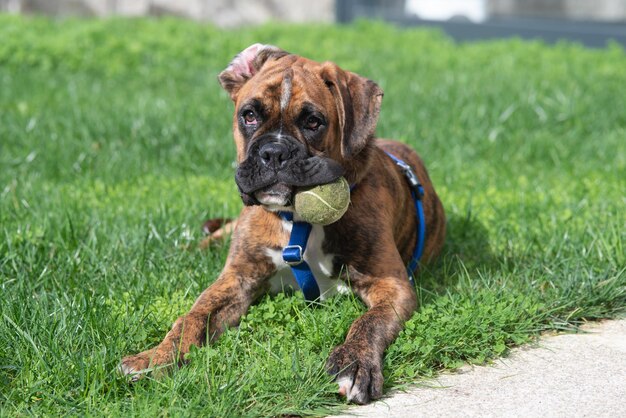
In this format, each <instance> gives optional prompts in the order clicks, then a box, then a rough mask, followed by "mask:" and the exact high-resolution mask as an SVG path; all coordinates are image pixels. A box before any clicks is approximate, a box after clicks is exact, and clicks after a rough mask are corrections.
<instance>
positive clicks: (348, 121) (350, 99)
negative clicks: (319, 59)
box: [321, 62, 383, 159]
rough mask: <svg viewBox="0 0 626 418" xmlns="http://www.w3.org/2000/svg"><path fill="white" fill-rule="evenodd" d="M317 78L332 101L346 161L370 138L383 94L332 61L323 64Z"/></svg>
mask: <svg viewBox="0 0 626 418" xmlns="http://www.w3.org/2000/svg"><path fill="white" fill-rule="evenodd" d="M321 75H322V79H323V80H324V82H325V83H326V85H327V86H328V88H329V89H330V91H331V93H332V94H333V97H334V98H335V104H336V106H337V114H338V117H339V127H340V129H341V131H342V139H341V154H342V156H343V157H344V158H346V159H350V158H351V157H353V156H355V155H357V154H358V153H359V152H361V151H362V150H363V149H364V148H365V147H366V145H367V144H368V142H369V141H370V140H371V139H372V138H373V136H374V131H375V130H376V123H377V122H378V115H379V114H380V105H381V103H382V100H383V91H382V89H381V88H380V87H378V85H377V84H376V83H374V82H373V81H371V80H368V79H366V78H363V77H361V76H359V75H357V74H354V73H351V72H348V71H343V70H342V69H341V68H339V67H338V66H337V65H336V64H334V63H332V62H328V63H325V64H324V67H323V69H322V73H321Z"/></svg>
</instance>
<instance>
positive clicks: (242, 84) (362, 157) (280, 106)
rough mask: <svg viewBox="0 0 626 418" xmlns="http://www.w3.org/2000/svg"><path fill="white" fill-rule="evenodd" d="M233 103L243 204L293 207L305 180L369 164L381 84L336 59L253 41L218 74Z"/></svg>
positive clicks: (351, 177)
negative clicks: (317, 57) (343, 66)
mask: <svg viewBox="0 0 626 418" xmlns="http://www.w3.org/2000/svg"><path fill="white" fill-rule="evenodd" d="M219 81H220V83H221V85H222V87H223V88H224V89H225V90H226V91H227V92H228V93H229V94H230V97H231V98H232V100H233V102H234V103H235V113H234V117H233V132H234V137H235V143H236V146H237V160H238V163H239V166H238V169H237V173H236V176H235V179H236V182H237V186H238V187H239V191H240V194H241V197H242V199H243V202H244V204H246V205H256V204H262V205H264V206H265V207H266V208H269V209H282V208H285V207H288V206H291V201H292V197H293V194H294V193H295V191H296V190H297V188H299V187H309V186H315V185H318V184H324V183H329V182H331V181H333V180H335V179H337V178H338V177H340V176H342V175H343V176H346V178H347V179H348V181H349V182H350V183H354V182H356V181H358V180H359V178H360V176H361V175H362V172H363V171H364V170H365V167H366V164H367V160H368V158H367V157H368V155H369V152H368V150H369V148H370V147H371V146H372V143H373V136H374V130H375V128H376V122H377V121H378V114H379V112H380V105H381V101H382V97H383V92H382V90H381V89H380V88H379V87H378V85H376V83H374V82H372V81H370V80H367V79H365V78H363V77H360V76H358V75H356V74H354V73H351V72H348V71H344V70H342V69H340V68H339V67H338V66H337V65H335V64H333V63H331V62H326V63H318V62H314V61H311V60H308V59H305V58H302V57H299V56H297V55H292V54H289V53H288V52H285V51H283V50H281V49H279V48H277V47H275V46H270V45H260V44H255V45H252V46H250V47H248V48H246V49H245V50H244V51H242V52H241V53H239V54H238V55H237V56H236V57H235V58H234V59H233V61H232V62H231V63H230V65H229V66H228V68H226V69H225V70H224V71H222V73H220V75H219Z"/></svg>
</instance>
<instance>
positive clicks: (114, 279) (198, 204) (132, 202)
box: [0, 16, 626, 416]
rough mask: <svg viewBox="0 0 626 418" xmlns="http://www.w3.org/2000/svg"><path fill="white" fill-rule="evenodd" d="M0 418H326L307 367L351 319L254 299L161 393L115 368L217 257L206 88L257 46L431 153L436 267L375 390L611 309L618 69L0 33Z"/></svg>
mask: <svg viewBox="0 0 626 418" xmlns="http://www.w3.org/2000/svg"><path fill="white" fill-rule="evenodd" d="M0 39H1V40H2V41H1V42H0V311H1V315H0V408H1V409H0V415H1V416H22V415H30V414H33V415H80V416H84V415H89V416H100V415H107V416H110V415H113V416H144V415H145V416H165V415H167V416H169V415H176V416H178V415H182V416H187V415H188V416H191V415H202V416H227V415H245V416H271V415H280V414H306V415H320V414H324V413H326V412H328V411H336V410H337V409H338V408H342V407H344V404H343V401H342V400H341V399H339V398H338V397H337V396H336V394H335V390H336V387H335V386H334V385H333V384H332V383H331V382H330V379H329V378H328V377H327V376H326V375H325V373H324V371H323V364H324V361H325V358H326V356H327V354H328V352H329V350H330V349H331V348H332V347H333V345H335V344H338V343H339V342H340V341H342V339H343V338H344V336H345V334H346V332H347V330H348V327H349V325H350V323H351V321H352V320H353V319H354V318H355V317H357V316H358V315H359V314H360V313H361V312H363V306H362V305H361V304H360V302H358V301H357V300H355V299H354V298H352V297H337V298H334V299H332V300H330V301H329V302H328V303H327V304H326V305H327V306H325V307H323V308H321V309H310V308H307V307H306V305H305V304H304V302H303V300H302V299H301V297H300V296H295V297H287V296H278V297H275V298H265V299H263V301H262V302H261V303H259V304H258V305H256V306H255V307H253V308H252V310H251V311H250V313H249V314H248V315H247V316H246V317H245V318H244V320H243V322H242V324H241V326H240V327H239V328H238V329H232V330H230V331H228V332H227V333H226V334H225V335H224V336H223V338H222V339H221V340H220V341H219V342H218V343H217V344H216V345H214V346H212V347H209V348H203V349H200V350H194V351H193V353H192V355H191V357H192V358H193V359H192V360H193V361H192V362H191V363H190V364H189V365H188V366H186V367H184V368H182V369H180V370H178V371H177V372H176V373H174V374H173V375H172V376H170V377H166V378H164V379H162V380H159V381H155V380H152V379H145V380H143V381H141V382H139V383H138V384H135V385H129V384H127V383H126V381H125V380H124V379H123V378H121V377H119V376H118V375H117V374H116V372H115V367H116V365H117V363H118V361H119V359H120V358H121V357H122V356H123V355H125V354H129V353H133V352H136V351H138V350H142V349H145V348H147V347H149V346H151V345H153V344H155V343H156V342H158V341H159V339H160V338H162V337H163V335H164V333H165V332H166V331H167V329H168V328H169V325H170V323H171V321H172V320H173V319H174V318H176V317H177V316H178V315H180V314H181V313H183V312H184V311H185V309H187V308H188V307H189V306H190V304H191V303H192V302H193V300H194V298H195V297H196V296H197V295H198V294H199V293H200V292H201V291H202V289H204V288H205V287H206V286H207V285H208V284H210V283H211V282H212V281H213V280H214V279H215V277H216V275H217V274H218V273H219V271H220V268H221V266H222V264H223V262H224V259H225V255H226V249H225V248H213V249H211V250H208V251H196V250H186V249H185V248H187V247H188V246H189V245H194V244H195V243H197V242H198V241H199V240H200V239H201V231H200V225H201V224H202V222H203V220H204V219H205V218H207V217H222V216H235V215H236V214H237V212H238V210H239V209H240V207H241V203H240V201H239V198H238V196H237V193H236V188H235V185H234V181H233V167H232V161H233V159H234V146H233V144H232V139H231V132H230V129H231V122H230V120H231V119H230V118H231V112H232V105H231V104H230V103H229V99H228V98H227V95H226V94H225V93H224V92H222V91H221V90H220V88H219V86H218V83H217V81H216V75H217V73H218V72H219V71H220V70H221V69H223V68H224V67H225V66H226V64H227V63H228V62H229V60H230V58H231V57H232V56H233V55H234V54H235V53H236V52H238V51H240V50H241V49H243V48H244V47H246V46H248V45H249V44H251V43H253V42H264V43H273V44H277V45H280V46H281V47H283V48H285V49H287V50H290V51H293V52H296V53H299V54H302V55H305V56H308V57H311V58H314V59H318V60H333V61H336V62H337V63H339V64H340V65H341V66H343V67H345V68H347V69H351V70H353V71H356V72H358V73H360V74H362V75H365V76H367V77H369V78H372V79H374V80H376V81H378V82H379V84H380V85H381V86H382V88H383V89H384V90H385V92H386V95H385V99H384V103H383V110H382V114H381V120H380V124H379V127H378V133H379V135H380V136H382V137H390V138H397V139H400V140H402V141H405V142H407V143H409V144H411V145H412V146H413V147H414V148H415V149H417V150H418V151H419V152H420V153H421V154H422V156H423V157H424V159H425V161H426V162H427V165H428V167H429V169H430V174H431V177H432V179H433V181H434V183H435V185H436V187H437V189H438V191H439V194H440V196H441V198H442V200H443V202H444V206H445V208H446V211H447V214H448V227H449V234H448V239H447V244H446V247H445V254H444V256H443V257H442V258H441V260H440V261H439V262H438V263H437V264H435V265H433V266H430V267H429V268H427V269H426V271H425V272H424V274H423V275H422V276H421V278H420V279H419V282H418V283H419V288H418V294H419V299H420V303H421V305H420V309H419V311H418V312H417V313H416V314H415V315H414V317H413V318H412V319H411V320H410V321H409V322H408V323H407V327H406V330H405V331H403V333H402V334H401V336H400V337H399V338H398V340H397V341H396V342H395V343H394V344H393V345H392V346H391V347H390V349H389V350H388V353H387V356H386V359H385V370H384V374H385V377H386V386H387V389H389V388H391V387H394V386H399V385H402V384H405V383H407V382H411V381H413V380H414V379H416V378H421V377H425V376H431V375H433V374H435V373H437V372H438V371H440V370H442V369H443V368H453V367H456V366H458V365H459V364H460V363H461V362H466V361H469V362H475V363H482V362H485V361H489V359H493V358H495V357H497V356H500V355H503V354H506V352H507V350H508V348H509V347H511V346H514V345H517V344H522V343H525V342H528V341H531V340H532V339H533V338H534V337H535V336H536V335H537V334H538V333H539V332H541V331H542V330H546V329H570V328H571V326H572V325H576V324H578V323H580V322H582V321H586V320H593V319H598V318H605V317H616V316H620V315H623V314H624V312H625V310H626V309H625V306H626V272H625V266H626V251H625V243H626V215H625V214H626V146H625V144H626V112H625V111H624V109H626V72H624V68H626V54H625V53H624V51H623V50H622V49H620V48H619V47H617V46H615V45H610V46H608V47H607V48H606V49H601V50H588V49H585V48H583V47H581V46H577V45H572V44H565V43H563V44H559V45H556V46H546V45H544V44H542V43H540V42H522V41H518V40H506V41H494V42H487V43H472V44H455V43H453V42H452V41H450V40H448V39H446V38H445V37H444V36H442V35H441V34H439V33H437V32H432V31H423V30H399V29H395V28H393V27H390V26H385V25H382V24H372V23H364V22H361V23H357V24H355V25H352V26H347V27H337V26H285V25H278V24H277V25H269V26H263V27H260V28H252V29H240V30H236V31H222V30H217V29H215V28H213V27H210V26H204V25H199V24H195V23H190V22H185V21H177V20H159V21H154V20H104V21H73V20H69V21H61V22H56V21H51V20H45V19H25V18H17V17H9V16H0Z"/></svg>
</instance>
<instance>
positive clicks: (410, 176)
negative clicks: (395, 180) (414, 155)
mask: <svg viewBox="0 0 626 418" xmlns="http://www.w3.org/2000/svg"><path fill="white" fill-rule="evenodd" d="M396 164H398V166H399V167H400V168H401V169H402V172H403V173H404V177H406V179H407V181H408V182H409V186H410V187H411V189H412V190H413V191H414V192H415V197H416V198H417V199H420V200H421V199H422V197H424V188H423V187H422V184H421V183H420V181H419V179H418V178H417V175H416V174H415V173H414V172H413V169H412V168H411V166H410V165H408V164H407V163H405V162H404V161H401V160H398V161H396Z"/></svg>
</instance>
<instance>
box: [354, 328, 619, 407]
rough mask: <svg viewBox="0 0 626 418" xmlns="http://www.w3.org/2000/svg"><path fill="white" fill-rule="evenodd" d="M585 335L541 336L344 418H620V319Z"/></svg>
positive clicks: (586, 329)
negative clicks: (504, 355)
mask: <svg viewBox="0 0 626 418" xmlns="http://www.w3.org/2000/svg"><path fill="white" fill-rule="evenodd" d="M583 329H584V330H585V331H586V333H579V334H562V335H556V336H546V337H543V338H542V339H541V340H540V341H539V344H537V345H534V346H525V347H522V348H517V349H515V350H513V351H512V353H511V355H510V356H508V357H507V358H504V359H500V360H498V361H497V362H496V363H495V364H493V365H492V366H488V367H482V366H474V367H472V366H465V367H463V368H462V369H461V370H460V371H459V372H457V373H454V374H444V375H441V376H440V377H439V378H437V379H434V380H432V381H425V382H422V383H423V386H420V387H415V388H411V389H409V390H408V391H406V392H397V393H393V394H391V396H390V397H388V398H386V399H383V400H382V401H379V402H376V403H374V404H371V405H366V406H363V407H355V408H351V409H349V410H348V411H346V412H347V413H348V414H349V415H342V417H354V416H355V415H356V416H359V417H376V418H381V417H401V418H408V417H426V416H428V417H524V418H527V417H568V418H569V417H611V418H626V320H617V321H606V322H602V323H595V324H589V325H586V326H585V327H583ZM426 386H428V387H426Z"/></svg>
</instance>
